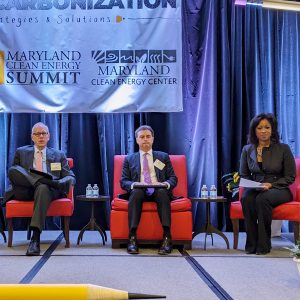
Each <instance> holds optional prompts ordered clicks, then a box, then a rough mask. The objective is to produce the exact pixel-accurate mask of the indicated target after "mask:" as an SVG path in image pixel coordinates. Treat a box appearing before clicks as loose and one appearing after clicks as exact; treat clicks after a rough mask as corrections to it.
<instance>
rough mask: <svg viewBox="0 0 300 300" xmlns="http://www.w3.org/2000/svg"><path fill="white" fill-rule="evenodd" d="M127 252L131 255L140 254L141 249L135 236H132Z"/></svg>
mask: <svg viewBox="0 0 300 300" xmlns="http://www.w3.org/2000/svg"><path fill="white" fill-rule="evenodd" d="M127 252H128V253H129V254H139V248H138V246H137V241H136V237H135V236H131V237H130V239H129V242H128V245H127Z"/></svg>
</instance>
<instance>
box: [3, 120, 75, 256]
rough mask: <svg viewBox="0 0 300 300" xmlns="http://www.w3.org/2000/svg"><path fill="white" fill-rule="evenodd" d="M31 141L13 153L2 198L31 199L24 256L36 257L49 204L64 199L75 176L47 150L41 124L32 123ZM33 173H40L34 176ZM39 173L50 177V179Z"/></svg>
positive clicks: (46, 134) (59, 155)
mask: <svg viewBox="0 0 300 300" xmlns="http://www.w3.org/2000/svg"><path fill="white" fill-rule="evenodd" d="M31 139H32V141H33V143H34V145H33V146H24V147H20V148H18V149H17V151H16V154H15V157H14V161H13V165H12V167H11V168H10V169H9V170H8V178H9V180H10V182H11V184H12V186H11V187H10V189H9V190H8V191H7V192H6V193H5V195H4V201H5V202H7V201H9V200H10V199H18V200H25V201H26V200H32V199H34V210H33V215H32V218H31V222H30V229H31V230H32V232H33V234H32V238H31V241H30V244H29V247H28V249H27V252H26V255H28V256H33V255H39V254H40V234H41V232H42V229H43V225H44V222H45V218H46V215H47V210H48V207H49V205H50V203H51V201H52V200H54V199H57V198H61V197H65V196H66V194H67V193H68V191H69V186H70V184H75V175H74V173H73V172H72V171H71V170H70V168H69V165H68V161H67V159H66V156H65V154H64V153H63V152H61V151H59V150H55V149H53V148H48V147H47V144H48V141H49V139H50V133H49V129H48V127H47V126H46V125H45V124H43V123H41V122H39V123H36V124H35V125H34V126H33V127H32V131H31ZM35 170H36V171H39V172H41V173H40V174H36V173H35V172H36V171H35ZM43 173H47V174H48V175H51V176H52V179H51V176H48V177H45V176H44V175H43ZM46 176H47V175H46Z"/></svg>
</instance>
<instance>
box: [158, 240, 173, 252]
mask: <svg viewBox="0 0 300 300" xmlns="http://www.w3.org/2000/svg"><path fill="white" fill-rule="evenodd" d="M172 248H173V247H172V240H171V238H170V237H169V236H165V237H164V239H163V241H162V243H161V245H160V248H159V250H158V254H160V255H167V254H170V253H171V252H172Z"/></svg>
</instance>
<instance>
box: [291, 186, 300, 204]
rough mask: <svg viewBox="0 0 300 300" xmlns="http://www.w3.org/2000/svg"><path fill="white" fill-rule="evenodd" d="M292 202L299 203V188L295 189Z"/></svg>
mask: <svg viewBox="0 0 300 300" xmlns="http://www.w3.org/2000/svg"><path fill="white" fill-rule="evenodd" d="M293 200H294V201H298V202H300V187H297V188H296V193H295V198H294V199H293Z"/></svg>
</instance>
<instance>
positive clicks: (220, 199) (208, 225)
mask: <svg viewBox="0 0 300 300" xmlns="http://www.w3.org/2000/svg"><path fill="white" fill-rule="evenodd" d="M190 199H191V200H192V201H193V202H203V203H206V222H205V225H204V226H202V227H201V228H200V229H199V230H197V231H195V232H193V238H194V237H195V236H196V235H198V234H199V233H205V241H204V250H206V237H207V235H210V236H211V243H212V245H213V244H214V240H213V235H212V234H213V233H216V234H218V235H219V236H221V237H222V238H223V239H224V241H225V242H226V245H227V249H229V242H228V239H227V237H226V235H225V234H224V233H223V232H222V231H220V230H218V229H217V228H216V227H214V226H213V224H212V223H211V220H210V203H212V202H222V203H224V202H226V200H227V199H226V198H224V197H223V196H218V197H217V198H200V197H191V198H190Z"/></svg>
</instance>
